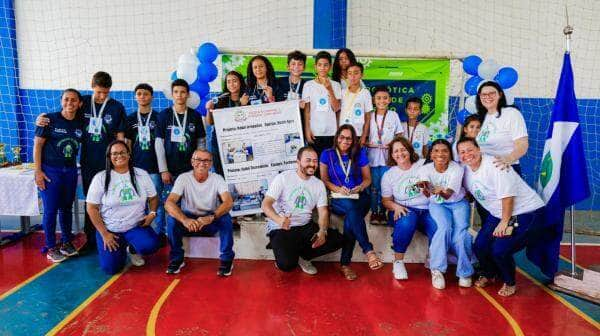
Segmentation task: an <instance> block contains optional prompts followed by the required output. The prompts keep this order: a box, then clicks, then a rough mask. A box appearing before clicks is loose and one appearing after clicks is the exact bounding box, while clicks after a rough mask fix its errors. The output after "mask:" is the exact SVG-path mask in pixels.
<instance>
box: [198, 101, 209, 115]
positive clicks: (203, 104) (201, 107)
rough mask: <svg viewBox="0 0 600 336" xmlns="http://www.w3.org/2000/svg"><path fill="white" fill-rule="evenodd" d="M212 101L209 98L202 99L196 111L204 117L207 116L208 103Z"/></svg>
mask: <svg viewBox="0 0 600 336" xmlns="http://www.w3.org/2000/svg"><path fill="white" fill-rule="evenodd" d="M209 100H210V99H209V98H208V97H204V98H202V99H200V105H198V108H197V109H196V111H198V112H200V114H202V116H206V112H207V111H206V103H207V102H208V101H209Z"/></svg>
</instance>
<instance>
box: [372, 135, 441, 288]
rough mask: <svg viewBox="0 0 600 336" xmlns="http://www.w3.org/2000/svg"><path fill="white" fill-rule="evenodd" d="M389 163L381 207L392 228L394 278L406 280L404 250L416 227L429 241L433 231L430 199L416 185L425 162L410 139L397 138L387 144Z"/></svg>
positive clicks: (383, 185)
mask: <svg viewBox="0 0 600 336" xmlns="http://www.w3.org/2000/svg"><path fill="white" fill-rule="evenodd" d="M389 146H390V147H389V148H390V151H389V157H388V163H387V164H388V166H390V167H391V168H390V169H389V170H388V171H387V172H386V173H385V174H384V175H383V178H382V179H381V196H382V200H383V206H384V207H385V208H386V209H388V210H389V223H390V225H392V226H393V227H394V232H393V233H392V249H393V250H394V256H395V258H394V259H395V260H394V267H393V269H392V271H393V273H394V278H395V279H396V280H406V279H408V273H407V272H406V267H405V266H404V253H405V252H406V249H407V248H408V245H409V244H410V242H411V241H412V238H413V235H414V234H415V231H416V230H417V229H419V230H420V231H422V232H423V233H425V234H426V235H427V238H428V239H429V242H431V240H432V239H433V235H434V233H435V230H436V225H435V221H434V220H433V218H431V216H430V215H429V199H428V198H427V197H425V195H423V194H422V193H421V192H420V191H419V188H418V187H417V186H416V184H417V182H418V181H419V175H418V171H419V168H421V167H422V166H423V163H424V162H425V160H424V159H419V155H418V154H417V153H416V152H415V150H414V149H413V147H412V145H411V144H410V142H409V141H408V140H407V139H406V138H404V137H398V138H396V139H394V140H392V142H391V143H390V144H389Z"/></svg>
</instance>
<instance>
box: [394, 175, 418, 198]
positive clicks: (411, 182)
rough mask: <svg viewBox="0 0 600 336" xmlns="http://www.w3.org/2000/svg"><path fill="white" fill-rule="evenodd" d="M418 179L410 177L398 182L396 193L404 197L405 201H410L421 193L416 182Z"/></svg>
mask: <svg viewBox="0 0 600 336" xmlns="http://www.w3.org/2000/svg"><path fill="white" fill-rule="evenodd" d="M418 181H419V179H418V178H417V177H416V176H411V177H408V178H405V179H403V180H401V181H400V183H399V185H398V191H399V193H400V194H404V195H406V197H407V199H412V198H415V197H417V196H419V194H420V193H421V192H420V190H419V187H417V182H418Z"/></svg>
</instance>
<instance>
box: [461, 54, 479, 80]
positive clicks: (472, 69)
mask: <svg viewBox="0 0 600 336" xmlns="http://www.w3.org/2000/svg"><path fill="white" fill-rule="evenodd" d="M479 64H481V57H479V56H477V55H471V56H467V57H465V59H464V60H463V70H465V72H466V73H468V74H469V75H472V76H477V68H479Z"/></svg>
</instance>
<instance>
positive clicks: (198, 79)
mask: <svg viewBox="0 0 600 336" xmlns="http://www.w3.org/2000/svg"><path fill="white" fill-rule="evenodd" d="M217 56H219V49H217V46H216V45H214V44H213V43H210V42H206V43H203V44H202V45H201V46H200V47H199V48H198V50H197V51H196V50H194V49H192V50H190V52H188V53H185V54H183V55H181V56H179V61H178V62H177V70H176V71H173V73H172V74H171V81H174V80H175V79H178V78H179V79H184V80H185V81H186V82H188V84H189V85H190V96H189V97H188V100H187V105H188V106H189V107H191V108H193V109H197V110H198V111H200V113H202V114H206V111H205V107H204V106H205V105H206V102H207V101H208V94H209V93H210V86H209V85H208V83H210V82H212V81H214V80H215V79H216V78H217V75H218V74H219V70H218V69H217V66H216V65H215V64H214V63H213V62H214V61H215V60H216V59H217ZM163 92H164V94H165V96H166V97H167V98H168V99H169V100H172V99H173V96H172V95H171V85H168V87H165V88H164V90H163Z"/></svg>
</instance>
